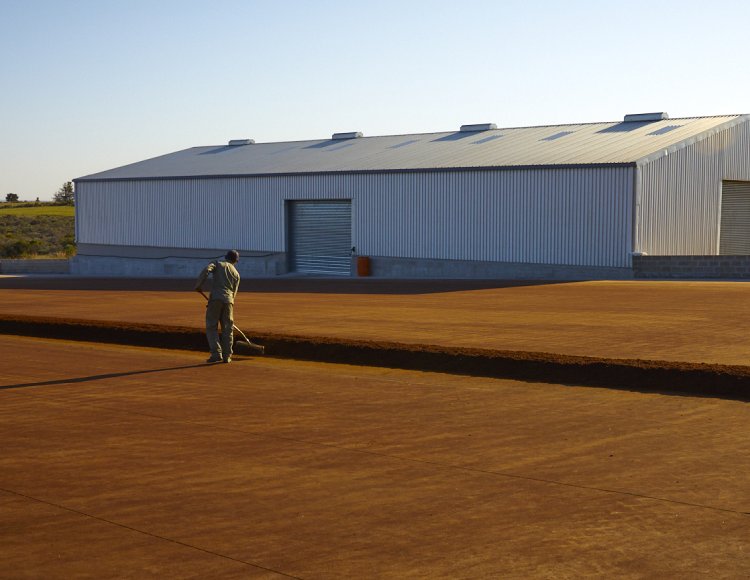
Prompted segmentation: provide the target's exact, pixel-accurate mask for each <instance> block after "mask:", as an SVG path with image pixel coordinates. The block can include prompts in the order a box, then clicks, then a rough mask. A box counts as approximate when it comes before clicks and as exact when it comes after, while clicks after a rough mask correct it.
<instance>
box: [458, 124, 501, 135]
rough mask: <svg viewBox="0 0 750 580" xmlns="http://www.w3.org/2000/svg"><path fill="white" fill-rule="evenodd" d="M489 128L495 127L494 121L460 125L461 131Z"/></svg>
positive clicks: (467, 131) (485, 129) (468, 131)
mask: <svg viewBox="0 0 750 580" xmlns="http://www.w3.org/2000/svg"><path fill="white" fill-rule="evenodd" d="M490 129H497V125H495V123H479V124H477V125H461V129H460V131H461V133H470V132H472V131H489V130H490Z"/></svg>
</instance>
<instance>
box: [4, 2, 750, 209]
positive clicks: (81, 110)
mask: <svg viewBox="0 0 750 580" xmlns="http://www.w3.org/2000/svg"><path fill="white" fill-rule="evenodd" d="M749 20H750V2H747V0H713V1H712V2H706V1H705V0H679V1H677V0H662V1H661V2H653V0H648V1H644V0H633V1H617V0H596V1H594V0H564V1H563V0H536V1H535V0H211V1H210V2H208V1H206V0H199V1H196V0H0V201H3V200H5V195H6V194H7V193H16V194H18V195H19V197H20V198H21V199H24V200H34V199H36V198H37V197H38V198H40V199H41V200H48V199H51V198H52V196H53V195H54V193H55V192H56V191H57V190H58V189H59V188H60V187H61V186H62V184H63V183H64V182H66V181H71V180H73V179H75V178H77V177H83V176H85V175H88V174H91V173H95V172H99V171H104V170H107V169H112V168H115V167H119V166H122V165H126V164H128V163H133V162H136V161H141V160H144V159H148V158H151V157H155V156H158V155H162V154H165V153H170V152H173V151H178V150H181V149H186V148H189V147H194V146H203V145H220V144H225V143H226V142H227V141H229V140H230V139H243V138H251V139H255V141H256V142H270V141H290V140H305V139H324V138H328V137H330V136H331V134H333V133H338V132H349V131H361V132H363V133H364V134H365V136H368V135H394V134H405V133H427V132H437V131H452V130H457V129H458V128H459V127H460V126H461V125H463V124H472V123H496V124H497V126H498V127H522V126H533V125H555V124H565V123H585V122H600V121H618V120H621V119H622V117H623V116H624V115H625V114H628V113H643V112H657V111H665V112H667V113H669V115H670V116H671V117H673V118H675V117H690V116H702V115H723V114H734V113H750V74H748V72H747V68H748V56H750V45H748V43H747V36H746V34H745V33H744V28H745V25H746V23H747V22H748V21H749Z"/></svg>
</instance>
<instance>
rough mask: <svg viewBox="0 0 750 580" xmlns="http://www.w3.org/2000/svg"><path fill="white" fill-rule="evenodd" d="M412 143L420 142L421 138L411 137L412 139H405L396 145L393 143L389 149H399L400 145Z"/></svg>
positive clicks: (404, 145)
mask: <svg viewBox="0 0 750 580" xmlns="http://www.w3.org/2000/svg"><path fill="white" fill-rule="evenodd" d="M412 143H419V139H411V140H410V141H404V142H403V143H396V144H395V145H391V146H390V147H389V149H398V148H399V147H406V146H407V145H411V144H412Z"/></svg>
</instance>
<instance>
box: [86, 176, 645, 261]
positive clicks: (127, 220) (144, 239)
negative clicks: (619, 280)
mask: <svg viewBox="0 0 750 580" xmlns="http://www.w3.org/2000/svg"><path fill="white" fill-rule="evenodd" d="M633 171H634V169H633V168H630V167H614V168H576V169H544V170H508V171H497V172H493V171H465V172H446V173H439V172H430V173H423V174H420V173H393V174H349V175H346V174H343V175H310V176H281V177H256V178H221V179H210V180H208V179H197V180H190V179H179V180H169V181H143V182H139V181H125V182H90V183H87V182H80V183H79V184H78V188H79V189H78V195H79V196H80V197H81V198H82V202H81V204H80V206H79V220H80V223H81V225H80V230H79V241H80V242H82V243H90V244H119V245H130V246H157V247H184V248H229V247H232V248H239V249H245V250H258V251H285V250H286V247H285V238H286V233H285V231H284V223H285V219H284V200H289V199H352V212H353V214H352V244H353V245H355V246H356V247H357V252H358V253H359V254H362V255H369V256H384V257H402V258H427V259H453V260H485V261H502V262H527V263H540V264H580V265H587V266H609V267H627V266H629V264H630V257H629V251H630V247H631V240H630V236H631V232H632V187H633Z"/></svg>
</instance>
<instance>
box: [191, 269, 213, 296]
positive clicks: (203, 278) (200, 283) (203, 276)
mask: <svg viewBox="0 0 750 580" xmlns="http://www.w3.org/2000/svg"><path fill="white" fill-rule="evenodd" d="M215 269H216V264H214V263H213V262H211V263H210V264H209V265H208V266H206V267H205V268H203V271H202V272H201V273H200V276H198V280H197V281H196V283H195V291H196V292H201V287H202V286H203V283H204V282H205V281H206V278H208V275H209V274H210V273H211V272H213V271H214V270H215Z"/></svg>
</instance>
